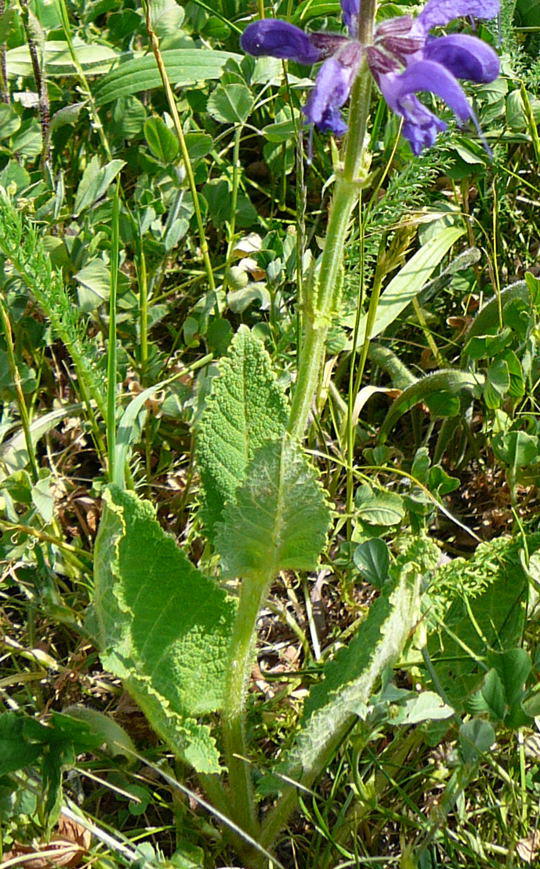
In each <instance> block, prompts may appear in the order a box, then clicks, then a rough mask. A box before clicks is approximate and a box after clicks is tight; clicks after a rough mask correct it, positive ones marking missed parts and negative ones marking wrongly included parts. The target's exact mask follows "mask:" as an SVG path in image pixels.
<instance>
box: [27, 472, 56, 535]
mask: <svg viewBox="0 0 540 869" xmlns="http://www.w3.org/2000/svg"><path fill="white" fill-rule="evenodd" d="M42 473H43V471H42ZM45 473H46V472H45ZM51 482H52V480H51V476H50V474H47V476H44V477H42V478H41V479H40V480H38V481H37V483H35V484H34V486H32V503H33V504H34V507H35V508H36V510H37V511H38V513H39V515H40V516H41V518H42V519H43V521H44V522H45V523H46V524H48V523H49V522H52V520H53V517H54V496H53V493H52V490H51Z"/></svg>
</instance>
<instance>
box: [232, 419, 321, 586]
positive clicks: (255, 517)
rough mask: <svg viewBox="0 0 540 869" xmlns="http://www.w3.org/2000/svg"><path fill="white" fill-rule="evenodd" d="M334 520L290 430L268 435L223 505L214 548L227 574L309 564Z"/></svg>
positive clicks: (270, 572) (271, 572)
mask: <svg viewBox="0 0 540 869" xmlns="http://www.w3.org/2000/svg"><path fill="white" fill-rule="evenodd" d="M329 521H330V511H329V509H328V506H327V504H326V500H325V496H324V492H323V490H322V489H321V487H320V485H319V483H318V481H317V476H316V474H315V471H314V470H313V468H312V467H311V466H310V465H309V463H308V461H307V459H306V457H305V456H304V454H303V452H302V450H301V449H300V447H299V446H298V444H296V443H295V442H294V441H292V440H291V439H290V438H289V437H288V436H286V435H285V436H284V437H283V438H282V439H281V440H280V441H270V442H269V443H267V444H265V445H264V446H263V447H261V448H260V449H259V450H258V451H257V452H256V454H255V457H254V459H253V461H252V462H251V463H250V464H249V465H248V468H247V477H246V481H245V483H244V484H243V485H242V486H240V487H239V489H238V490H237V493H236V497H235V499H234V500H233V501H230V502H229V503H228V504H227V506H226V507H225V510H224V513H223V522H222V523H220V524H219V526H218V528H217V533H216V548H217V550H218V552H219V553H220V555H221V559H222V564H223V570H224V573H225V574H226V575H229V576H243V577H246V576H257V575H260V574H261V573H264V574H265V575H266V576H275V575H276V574H277V573H278V572H279V571H280V570H286V569H289V570H311V569H313V568H314V567H316V565H317V559H318V557H319V554H320V552H321V549H322V548H323V546H324V543H325V539H326V532H327V530H328V524H329Z"/></svg>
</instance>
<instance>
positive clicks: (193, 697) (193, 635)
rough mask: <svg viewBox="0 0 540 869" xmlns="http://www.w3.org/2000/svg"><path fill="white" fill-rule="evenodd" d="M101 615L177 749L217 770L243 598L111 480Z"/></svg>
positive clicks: (107, 647) (98, 557)
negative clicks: (236, 600)
mask: <svg viewBox="0 0 540 869" xmlns="http://www.w3.org/2000/svg"><path fill="white" fill-rule="evenodd" d="M94 614H95V622H96V626H97V631H96V632H97V639H98V642H99V645H100V648H101V650H102V653H101V658H102V661H103V663H104V665H105V666H106V667H108V668H109V669H110V670H111V672H113V673H114V674H115V675H116V676H119V677H120V678H121V679H122V680H123V682H124V684H125V686H126V688H127V690H128V691H129V692H130V694H132V695H133V697H134V698H135V699H136V700H137V702H138V703H139V705H140V706H141V708H142V709H143V710H144V712H145V714H146V716H147V717H148V719H149V721H150V722H151V724H152V725H153V727H154V728H155V729H156V731H157V732H158V733H159V734H160V736H161V737H162V738H163V739H164V740H165V741H166V742H167V743H168V744H169V745H170V746H171V748H172V749H173V751H175V752H176V753H177V754H178V755H181V756H182V757H184V758H185V759H186V760H187V761H188V762H189V763H191V764H192V765H193V766H194V767H195V768H196V769H197V770H199V771H200V772H217V771H218V769H219V762H218V754H217V750H216V747H215V744H214V740H213V739H212V738H211V736H210V732H209V729H208V727H206V726H204V725H200V724H199V723H198V722H197V721H196V717H197V716H200V715H203V714H205V713H209V712H213V711H215V710H217V709H219V708H220V706H221V702H222V696H223V686H224V666H225V662H226V660H227V652H228V644H229V637H230V629H231V624H232V619H233V604H232V603H231V602H230V601H229V600H228V599H227V598H226V596H225V593H224V592H223V591H222V590H221V589H220V588H219V587H218V586H217V585H216V584H215V583H214V582H213V580H211V579H209V578H208V577H206V576H203V575H202V574H201V573H200V572H199V571H198V570H197V569H196V568H195V567H194V566H193V565H192V564H191V563H190V561H189V560H188V559H187V558H186V556H185V555H184V553H183V552H182V550H181V549H179V547H178V546H177V545H176V543H175V541H174V540H173V538H172V537H170V536H169V535H168V534H166V533H165V532H164V531H163V529H162V528H161V527H160V525H159V524H158V522H157V521H156V519H155V517H154V510H153V508H152V507H151V505H150V504H149V503H147V502H145V501H141V500H140V499H139V498H137V496H136V495H134V494H132V493H128V492H121V491H120V490H119V489H117V488H116V487H111V488H110V489H109V490H108V491H107V492H106V494H105V511H104V514H103V518H102V521H101V525H100V529H99V534H98V538H97V541H96V550H95V597H94Z"/></svg>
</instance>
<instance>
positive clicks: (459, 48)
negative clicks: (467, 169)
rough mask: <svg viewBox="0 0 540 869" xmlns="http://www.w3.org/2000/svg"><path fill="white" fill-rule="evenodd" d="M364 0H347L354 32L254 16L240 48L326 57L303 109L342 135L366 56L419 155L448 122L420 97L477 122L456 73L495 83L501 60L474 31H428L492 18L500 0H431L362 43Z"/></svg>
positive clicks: (310, 59)
mask: <svg viewBox="0 0 540 869" xmlns="http://www.w3.org/2000/svg"><path fill="white" fill-rule="evenodd" d="M360 2H361V0H341V8H342V11H343V20H344V22H345V25H346V27H347V29H348V32H349V36H348V37H346V36H340V35H338V34H335V33H305V32H304V31H303V30H300V28H299V27H295V26H294V25H293V24H288V23H287V22H286V21H278V20H273V19H265V20H263V21H256V22H254V23H253V24H250V25H249V27H247V28H246V30H245V31H244V33H243V35H242V39H241V43H242V48H243V49H244V50H245V51H247V52H249V53H250V54H254V55H256V56H259V55H271V56H272V57H279V58H288V59H290V60H295V61H296V62H297V63H302V64H306V65H310V64H312V63H316V62H317V61H320V60H323V61H324V63H323V64H322V66H321V68H320V70H319V72H318V74H317V78H316V80H315V86H314V88H313V90H312V91H311V94H310V96H309V99H308V101H307V103H306V105H305V107H304V109H303V111H304V115H305V117H306V121H307V123H310V124H315V125H316V126H317V127H318V128H319V129H320V130H328V131H330V132H332V133H335V134H336V135H341V134H342V133H344V132H345V131H346V130H347V125H346V124H345V121H344V120H343V117H342V114H341V108H342V106H343V105H344V104H345V102H346V100H347V98H348V96H349V94H350V91H351V88H352V86H353V83H354V80H355V78H356V75H357V73H358V69H359V67H360V64H361V62H362V60H363V58H364V57H365V59H366V62H367V64H368V66H369V68H370V70H371V73H372V75H373V77H374V78H375V80H376V82H377V84H378V86H379V88H380V90H381V93H382V94H383V96H384V98H385V100H386V102H387V103H388V105H389V107H390V108H391V109H392V111H394V112H395V113H396V114H398V115H400V116H401V117H402V118H403V121H404V124H403V135H404V136H405V138H406V139H408V141H409V143H410V145H411V148H412V150H413V152H414V153H415V154H419V153H420V151H422V149H423V148H426V147H430V146H431V145H433V143H434V141H435V139H436V137H437V133H438V132H440V131H441V130H445V129H446V124H445V122H444V121H441V120H440V118H438V117H437V116H436V115H434V114H433V112H431V111H430V110H429V109H428V108H426V106H424V105H423V103H421V102H420V100H419V99H418V97H417V96H416V95H417V94H419V93H423V92H424V91H427V92H430V93H433V94H436V95H437V96H439V97H440V98H441V99H442V100H444V102H445V103H447V105H448V106H449V107H450V108H451V109H452V111H453V112H454V114H455V115H456V117H457V118H458V120H459V121H461V122H465V121H468V120H472V121H473V123H474V124H475V125H476V127H477V129H479V128H478V122H477V120H476V116H475V114H474V111H473V109H472V108H471V106H470V105H469V102H468V100H467V98H466V96H465V94H464V92H463V90H462V88H461V85H460V84H459V82H458V81H457V79H467V80H468V81H474V82H490V81H493V80H494V79H495V78H497V76H498V74H499V68H500V67H499V58H498V57H497V55H496V54H495V52H494V51H493V49H492V48H490V47H489V46H488V45H486V43H484V42H482V40H480V39H477V38H476V37H475V36H467V35H465V34H462V33H453V34H451V35H449V36H439V37H434V36H430V34H429V31H430V30H431V29H432V28H433V27H444V26H445V25H446V24H448V23H449V22H450V21H452V20H453V19H454V18H458V17H460V16H463V15H474V16H476V17H478V18H494V17H495V16H496V15H497V14H498V12H499V5H500V4H499V0H428V3H427V4H426V5H425V7H424V9H423V10H422V12H421V13H420V15H419V16H418V17H417V18H412V17H410V16H408V15H407V16H401V17H399V18H391V19H387V20H386V21H383V22H382V23H381V24H379V26H378V27H377V29H376V31H375V35H374V41H373V44H372V45H368V46H364V45H362V44H361V43H360V42H359V41H358V17H359V14H360Z"/></svg>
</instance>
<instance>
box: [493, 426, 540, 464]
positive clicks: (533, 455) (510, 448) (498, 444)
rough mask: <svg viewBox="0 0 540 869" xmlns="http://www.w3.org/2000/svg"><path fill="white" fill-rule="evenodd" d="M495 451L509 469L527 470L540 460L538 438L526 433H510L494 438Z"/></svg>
mask: <svg viewBox="0 0 540 869" xmlns="http://www.w3.org/2000/svg"><path fill="white" fill-rule="evenodd" d="M493 451H494V453H495V455H496V456H497V458H498V459H499V460H500V461H501V462H504V463H505V465H506V466H507V467H509V468H525V467H527V466H528V465H533V464H535V463H536V462H537V461H538V460H539V458H540V443H539V441H538V436H536V435H530V434H528V433H527V432H525V431H510V432H505V433H501V434H498V435H496V436H495V437H494V438H493Z"/></svg>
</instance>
